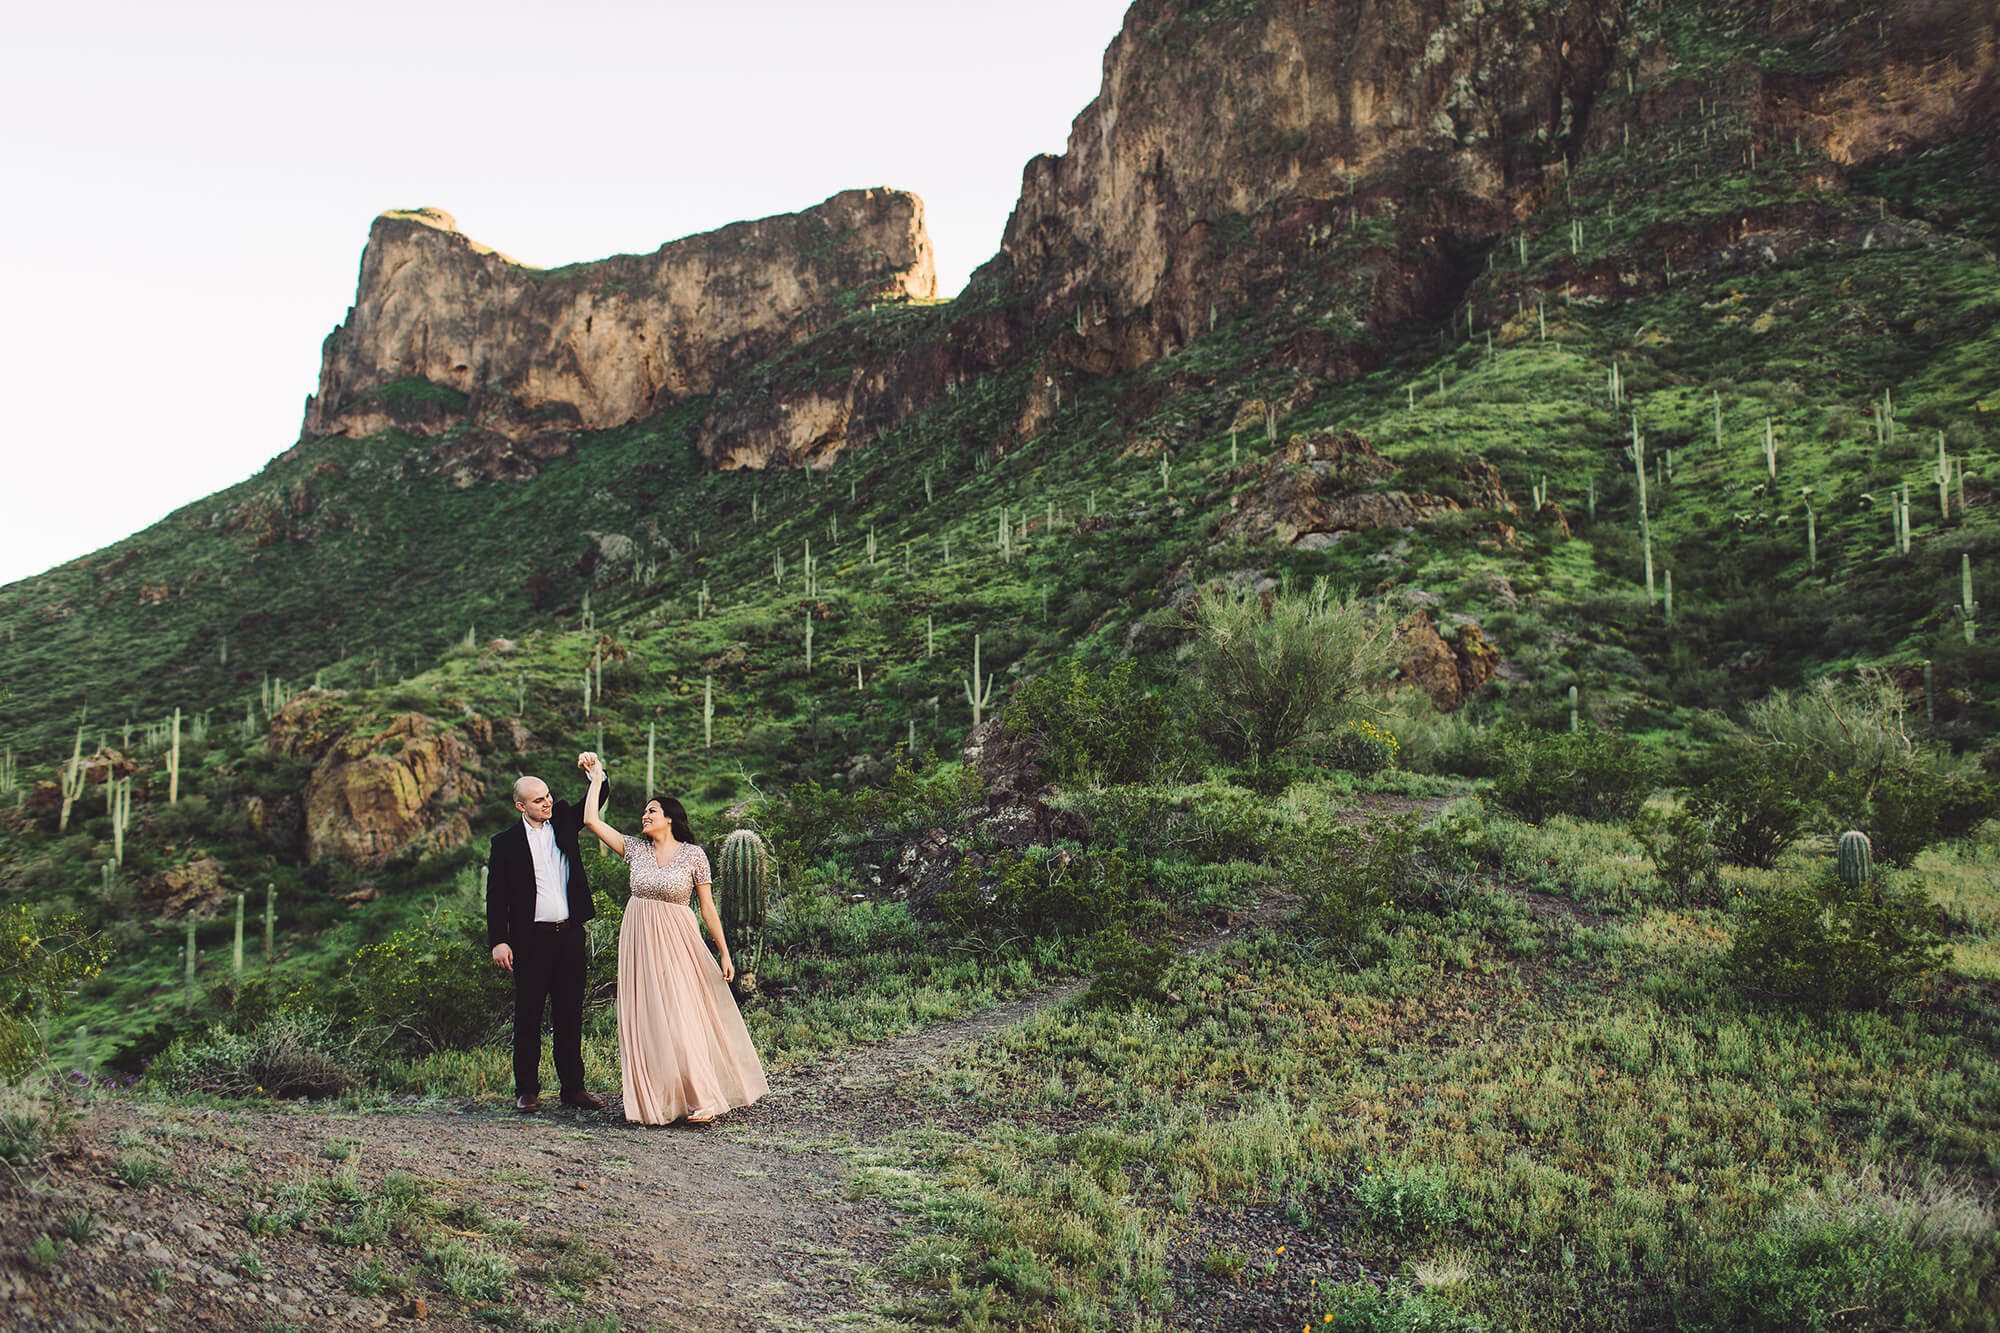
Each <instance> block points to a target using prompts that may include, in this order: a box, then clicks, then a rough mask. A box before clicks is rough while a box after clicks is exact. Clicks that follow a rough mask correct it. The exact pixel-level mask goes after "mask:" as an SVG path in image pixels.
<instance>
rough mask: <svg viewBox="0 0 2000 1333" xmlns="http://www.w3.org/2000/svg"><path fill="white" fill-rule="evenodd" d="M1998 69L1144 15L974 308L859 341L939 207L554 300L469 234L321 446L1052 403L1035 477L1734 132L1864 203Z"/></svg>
mask: <svg viewBox="0 0 2000 1333" xmlns="http://www.w3.org/2000/svg"><path fill="white" fill-rule="evenodd" d="M1670 32H1671V33H1673V35H1674V37H1675V40H1674V41H1673V42H1669V41H1668V40H1667V35H1668V34H1669V33H1670ZM1997 33H2000V6H1996V5H1995V4H1994V3H1993V0H1919V3H1913V4H1910V5H1906V6H1901V7H1898V8H1896V9H1895V11H1894V12H1893V13H1883V14H1879V15H1876V14H1872V13H1868V12H1864V11H1863V10H1861V9H1858V8H1857V7H1856V6H1855V5H1854V4H1853V3H1852V2H1851V0H1799V2H1798V3H1794V4H1787V5H1784V6H1762V5H1747V6H1745V5H1736V6H1732V5H1724V4H1720V3H1715V4H1707V3H1702V2H1701V0H1686V3H1675V4H1652V5H1646V6H1633V5H1631V4H1629V3H1626V0H1505V2H1495V0H1386V2H1385V0H1320V2H1319V3H1306V0H1138V3H1136V4H1134V5H1133V7H1132V8H1131V10H1130V11H1129V12H1128V13H1127V15H1126V20H1125V24H1124V27H1123V30H1122V31H1121V32H1120V33H1119V35H1118V37H1117V38H1116V39H1115V40H1114V41H1113V43H1112V44H1111V46H1110V48H1109V49H1108V50H1107V52H1106V53H1105V58H1104V82H1103V86H1102V90H1101V91H1100V93H1099V95H1098V97H1097V98H1096V100H1095V101H1093V102H1092V103H1091V104H1090V106H1088V107H1087V108H1085V109H1084V111H1083V112H1082V114H1081V115H1079V116H1078V117H1077V119H1076V121H1075V124H1074V126H1073V127H1072V131H1071V134H1070V139H1069V143H1068V147H1067V151H1066V152H1064V153H1063V154H1062V155H1060V156H1043V157H1038V158H1035V159H1034V160H1033V161H1031V162H1029V163H1028V165H1027V168H1026V170H1025V172H1024V174H1023V180H1022V188H1021V195H1020V200H1019V202H1018V204H1017V205H1016V207H1015V210H1014V213H1013V215H1012V217H1011V218H1010V219H1009V222H1008V225H1007V229H1006V233H1005V236H1004V239H1003V241H1002V245H1001V249H1000V253H999V254H998V255H996V256H995V257H994V258H993V259H992V260H991V261H990V262H989V263H987V264H986V265H985V266H984V267H983V268H981V269H980V271H979V272H978V273H977V274H975V275H974V277H973V280H972V283H971V285H970V286H969V287H968V289H967V292H966V294H965V296H964V297H963V298H961V299H960V300H958V301H956V302H954V303H953V304H952V305H951V306H950V307H948V308H943V307H941V308H938V309H932V310H914V309H904V310H900V311H885V312H882V313H881V314H880V317H871V318H870V319H866V320H855V319H848V318H846V316H847V315H848V314H850V313H851V312H853V311H856V310H858V309H860V308H862V307H864V306H868V305H871V304H873V303H874V302H876V301H878V300H881V299H885V298H886V299H889V300H892V301H893V300H896V299H899V298H905V297H924V296H929V295H931V294H932V288H933V286H934V278H933V273H932V268H931V259H930V249H929V243H928V240H927V238H926V237H925V235H924V231H923V225H922V211H921V204H920V203H919V202H918V201H917V200H916V199H915V198H914V197H912V196H909V195H904V194H900V193H896V192H893V191H865V192H855V193H850V194H843V195H839V196H836V197H835V198H833V199H831V200H828V201H827V202H826V203H825V204H823V205H821V206H820V207H818V208H816V209H811V210H808V211H807V212H805V213H801V214H797V215H794V216H790V217H783V218H773V219H766V220H764V221H761V222H754V223H744V224H740V225H738V226H734V227H730V228H726V229H724V230H722V231H719V232H716V233H713V234H711V235H708V236H701V237H695V238H692V239H690V240H686V241H680V242H676V243H674V244H672V245H668V246H665V247H663V248H662V249H661V250H659V251H657V252H656V253H654V254H652V255H648V256H622V257H617V258H613V259H607V260H604V261H601V262H599V263H594V264H584V265H575V266H571V267H569V268H565V269H558V270H552V271H549V272H546V273H544V272H539V271H536V270H530V269H524V268H522V267H520V266H519V265H516V264H513V263H511V262H510V261H508V260H506V259H504V258H503V257H501V256H499V255H496V254H494V253H492V252H491V251H487V250H484V249H482V248H480V247H477V246H474V245H473V244H472V243H471V242H469V241H467V240H466V239H465V238H464V237H463V236H460V235H459V234H458V233H456V232H455V231H453V230H451V228H450V220H449V219H448V218H444V217H443V216H442V215H431V214H388V215H384V217H383V218H381V219H379V220H378V221H377V223H376V225H375V230H374V233H373V235H372V237H371V239H370V241H369V245H368V250H367V252H366V254H365V256H364V258H363V263H362V282H361V294H360V297H359V299H358V301H357V305H356V307H355V309H354V311H353V312H352V314H351V315H350V318H349V320H348V322H347V323H346V325H344V326H343V327H342V328H341V329H339V330H337V331H336V332H335V333H334V335H333V337H332V338H331V339H329V340H328V343H327V347H326V354H325V365H324V368H323V370H322V373H321V384H320V393H319V395H318V396H317V398H315V399H314V400H312V401H311V402H310V403H309V404H308V411H307V416H306V429H307V431H308V432H309V433H338V434H349V435H357V434H366V433H368V432H371V431H375V430H380V429H383V428H384V427H387V426H391V425H395V426H401V427H403V428H405V429H410V430H414V431H416V432H418V433H434V432H436V431H438V430H440V429H442V428H444V427H447V426H460V425H464V424H472V425H476V426H479V427H483V428H484V429H482V430H479V431H474V432H468V433H464V434H461V435H459V436H458V437H457V438H455V439H454V441H453V442H452V443H450V444H448V445H445V446H443V447H442V448H441V450H440V459H441V462H443V463H444V465H445V466H447V467H448V468H449V469H451V470H452V473H453V475H454V476H455V477H457V478H458V479H459V481H460V484H462V485H471V484H475V483H476V482H479V481H484V480H494V479H524V478H527V477H531V476H533V475H534V474H535V472H536V469H537V466H538V464H539V463H540V462H541V461H542V460H545V459H547V458H550V457H554V456H557V455H560V454H562V453H564V452H566V451H567V450H568V449H569V447H570V433H571V432H572V431H574V430H578V429H596V428H602V427H607V426H615V425H621V424H624V423H626V422H629V421H633V420H636V419H639V418H642V417H645V416H647V415H649V414H650V413H652V412H654V411H657V410H659V409H661V408H662V407H665V406H668V405H670V404H673V403H675V402H679V401H682V400H684V399H687V398H690V397H695V396H706V395H713V400H712V405H711V407H710V410H709V411H708V412H707V414H706V416H705V418H704V419H703V421H702V422H701V424H700V426H699V428H698V429H697V431H696V445H697V448H698V449H699V451H700V452H701V454H702V455H703V456H704V457H705V458H706V459H708V460H709V461H710V462H711V463H712V464H714V465H715V466H718V467H725V468H736V467H750V468H762V467H769V466H787V465H789V466H796V465H801V464H825V463H827V462H829V461H831V460H832V458H834V457H835V456H837V455H838V454H839V453H841V452H842V451H844V450H846V449H848V448H850V447H854V446H855V445H858V444H865V443H867V441H869V440H870V439H871V438H873V437H874V436H875V435H877V434H879V433H880V432H882V431H884V430H888V429H893V428H894V427H895V426H896V425H897V424H898V423H899V422H901V421H902V420H904V419H905V418H906V417H908V416H910V415H911V414H912V413H915V412H918V411H921V410H923V409H924V408H925V407H928V406H930V405H931V404H933V403H935V402H937V401H938V400H939V399H940V398H942V397H943V396H945V395H946V394H947V393H949V392H951V391H952V390H954V389H955V388H956V387H958V386H960V385H962V384H965V383H967V382H969V381H972V380H975V379H978V378H980V377H982V376H988V375H992V374H993V373H995V372H1021V373H1020V374H1019V380H1018V383H1019V384H1020V385H1021V386H1023V388H1022V389H1021V390H1020V394H1021V397H1020V401H1019V403H1018V406H1017V407H1016V406H1014V405H1012V404H1010V407H1009V411H1010V413H1011V414H1012V417H1011V421H1010V424H1009V428H1008V429H1007V430H1006V431H1005V432H1003V434H1002V436H1001V438H997V439H991V440H983V441H981V443H982V444H986V445H990V446H992V447H995V448H1005V447H1007V446H1008V445H1009V444H1010V443H1012V442H1014V441H1016V440H1020V439H1026V438H1031V437H1033V436H1034V435H1035V434H1036V433H1037V432H1038V431H1039V430H1040V429H1042V426H1043V423H1044V422H1046V421H1047V420H1048V419H1049V418H1050V416H1051V415H1052V414H1053V413H1054V411H1055V410H1057V408H1058V407H1059V405H1060V403H1061V401H1062V397H1063V394H1064V392H1065V390H1066V389H1074V388H1075V387H1076V386H1077V385H1078V383H1079V381H1081V380H1083V379H1087V378H1089V377H1095V376H1103V375H1112V374H1119V373H1123V372H1128V371H1131V370H1134V369H1137V368H1138V367H1140V366H1144V365H1146V364H1148V363H1150V362H1153V361H1155V360H1157V359H1158V358H1160V357H1162V356H1165V355H1168V354H1171V353H1173V352H1175V351H1177V350H1179V349H1181V348H1183V347H1186V346H1187V345H1188V344H1190V343H1191V342H1193V341H1195V340H1196V339H1198V338H1200V337H1201V336H1202V335H1203V334H1204V333H1205V332H1206V331H1207V330H1209V329H1211V328H1214V327H1215V326H1216V324H1217V322H1218V320H1222V319H1227V318H1231V317H1233V316H1234V315H1236V314H1237V313H1238V312H1241V311H1257V312H1260V316H1263V317H1267V318H1268V316H1270V315H1271V314H1272V313H1274V312H1277V313H1279V314H1280V315H1281V317H1282V319H1283V320H1284V321H1287V322H1288V323H1289V327H1288V328H1287V329H1286V330H1285V333H1284V336H1283V337H1282V338H1281V339H1279V340H1278V341H1277V342H1276V343H1274V344H1273V345H1271V346H1269V347H1267V348H1264V349H1261V351H1260V352H1259V353H1258V359H1257V361H1256V362H1255V363H1254V364H1245V365H1242V366H1238V367H1236V370H1237V372H1239V373H1250V372H1256V371H1268V372H1272V373H1274V374H1276V375H1279V376H1284V377H1289V378H1290V379H1291V380H1294V381H1297V380H1301V379H1316V380H1339V379H1346V378H1350V377H1352V376H1355V375H1359V374H1364V373H1366V372H1367V371H1369V370H1370V369H1372V368H1374V367H1375V366H1376V365H1379V364H1380V363H1381V361H1382V359H1383V357H1384V356H1385V355H1386V354H1387V351H1388V348H1389V347H1390V346H1391V345H1392V344H1393V343H1394V341H1395V340H1396V339H1397V338H1399V337H1401V336H1403V334H1404V333H1405V332H1406V331H1407V330H1409V329H1410V328H1413V327H1417V326H1421V325H1425V324H1429V323H1435V322H1441V321H1443V320H1445V319H1446V318H1447V317H1450V316H1452V315H1454V313H1455V312H1456V311H1457V307H1458V305H1459V302H1460V299H1461V297H1462V295H1463V293H1464V292H1465V290H1466V286H1467V283H1468V282H1469V281H1470V279H1471V278H1472V276H1473V275H1474V273H1475V272H1477V271H1478V268H1479V266H1480V264H1481V263H1483V262H1484V260H1485V259H1486V258H1487V257H1488V254H1487V252H1488V250H1489V249H1490V247H1491V246H1492V244H1493V243H1494V240H1495V238H1497V237H1499V236H1501V235H1503V234H1505V233H1507V232H1508V231H1510V230H1511V229H1512V228H1514V227H1515V226H1516V224H1517V223H1518V222H1519V221H1520V220H1521V219H1523V218H1526V217H1529V216H1531V215H1533V214H1534V213H1535V212H1536V210H1538V209H1540V208H1541V207H1542V206H1543V205H1544V204H1546V203H1547V202H1548V201H1549V200H1550V199H1551V198H1552V197H1559V196H1560V192H1561V191H1562V189H1563V187H1564V182H1565V180H1566V178H1567V175H1568V172H1569V171H1570V169H1571V168H1572V167H1573V166H1575V165H1576V164H1577V163H1578V162H1579V161H1584V160H1590V159H1595V158H1597V157H1600V156H1609V155H1614V154H1622V153H1624V152H1627V151H1631V149H1630V144H1631V143H1632V142H1633V141H1634V140H1635V138H1636V139H1637V141H1638V142H1640V143H1647V142H1657V139H1656V138H1654V137H1653V135H1652V132H1654V131H1662V132H1664V133H1666V134H1669V135H1674V136H1679V138H1680V139H1681V140H1684V141H1687V142H1692V140H1693V137H1694V136H1696V135H1697V134H1700V135H1702V136H1704V141H1705V136H1706V135H1707V134H1708V133H1709V130H1710V128H1713V130H1714V132H1715V133H1717V134H1722V135H1729V136H1736V137H1737V138H1739V139H1741V141H1742V142H1743V143H1745V144H1746V145H1754V144H1756V143H1758V142H1760V141H1761V142H1762V143H1763V144H1765V145H1766V147H1767V149H1768V148H1769V146H1771V145H1774V144H1778V143H1785V144H1790V145H1794V146H1795V147H1796V148H1797V149H1800V150H1803V151H1806V152H1809V153H1813V154H1816V155H1817V157H1818V159H1819V160H1820V161H1821V162H1822V163H1823V166H1822V167H1819V168H1815V171H1816V173H1817V174H1816V176H1815V178H1814V179H1812V180H1810V181H1805V182H1802V184H1803V185H1807V186H1809V187H1810V188H1811V189H1812V190H1814V191H1837V190H1839V189H1840V188H1841V187H1842V185H1843V184H1844V181H1845V178H1846V176H1847V174H1848V173H1850V172H1851V171H1853V170H1856V169H1860V168H1863V167H1866V166H1867V165H1868V164H1869V163H1871V162H1879V161H1881V160H1884V159H1885V158H1891V157H1894V156H1896V155H1898V154H1904V153H1908V152H1910V151H1913V150H1915V149H1917V148H1921V147H1922V146H1924V145H1926V144H1929V143H1936V142H1940V141H1943V140H1946V139H1950V138H1952V137H1954V136H1963V135H1968V134H1976V133H1978V132H1979V129H1980V127H1982V126H1986V127H1990V126H1991V125H1992V124H1993V122H1994V119H1995V114H1994V113H1995V106H1996V103H2000V84H1996V79H1995V75H1994V69H1995V55H1996V47H2000V37H1996V34H1997ZM1690 34H1692V35H1693V39H1692V40H1690ZM1710 39H1713V41H1712V42H1711V41H1710ZM1711 45H1712V46H1713V47H1714V49H1716V50H1720V51H1723V52H1725V54H1723V55H1721V56H1720V57H1718V58H1717V59H1714V60H1710V59H1708V58H1707V57H1706V56H1705V55H1703V54H1700V53H1701V52H1703V51H1705V50H1706V49H1708V47H1709V46H1711ZM1670 49H1675V50H1679V51H1681V52H1682V53H1683V56H1682V59H1684V60H1685V59H1687V53H1689V52H1690V51H1693V52H1695V53H1696V55H1695V57H1694V58H1693V59H1692V60H1691V61H1688V63H1683V64H1677V63H1676V58H1675V57H1672V56H1670V55H1669V54H1668V52H1669V50H1670ZM1746 53H1754V54H1746ZM1641 151H1645V150H1643V149H1642V150H1641ZM1992 152H1993V150H1989V151H1988V161H1989V163H1992V164H1993V165H1994V167H1995V168H1996V169H2000V159H1995V158H1994V157H1993V156H1992ZM1748 225H1749V222H1748V220H1747V219H1739V220H1738V226H1737V230H1738V231H1739V232H1740V231H1742V230H1743V229H1744V228H1746V227H1747V226H1748ZM1808 230H1809V229H1808ZM1725 239H1726V238H1723V237H1722V236H1721V235H1720V233H1718V234H1717V236H1715V237H1706V236H1704V237H1696V238H1693V239H1692V240H1685V241H1684V243H1682V244H1681V247H1680V249H1679V250H1678V251H1676V253H1674V254H1673V257H1672V258H1673V262H1674V264H1675V265H1676V266H1677V267H1680V268H1683V269H1685V268H1688V267H1691V266H1698V265H1700V264H1701V263H1702V262H1703V253H1705V252H1706V251H1707V250H1713V249H1715V248H1716V247H1718V246H1720V245H1722V244H1724V243H1725ZM1609 276H1610V277H1612V278H1616V277H1617V276H1618V275H1617V274H1611V275H1609ZM1604 278H1605V275H1596V276H1593V275H1590V274H1579V275H1578V278H1577V283H1578V288H1579V290H1580V291H1583V292H1585V293H1586V294H1588V293H1591V292H1594V291H1595V289H1596V287H1597V286H1600V285H1601V282H1602V280H1603V279H1604ZM1482 313H1484V314H1487V315H1489V316H1490V315H1492V314H1493V313H1494V312H1491V311H1486V312H1482ZM822 335H824V337H822ZM794 349H796V354H795V355H792V356H786V355H784V354H785V353H787V352H788V351H793V350H794ZM1132 406H1133V408H1134V410H1136V411H1143V409H1144V405H1143V404H1136V403H1135V404H1133V405H1132Z"/></svg>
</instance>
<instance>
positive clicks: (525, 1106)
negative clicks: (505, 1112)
mask: <svg viewBox="0 0 2000 1333" xmlns="http://www.w3.org/2000/svg"><path fill="white" fill-rule="evenodd" d="M514 1109H515V1110H516V1111H523V1112H526V1111H539V1110H541V1109H542V1094H541V1093H539V1092H530V1093H525V1094H523V1095H522V1096H519V1097H516V1098H515V1099H514Z"/></svg>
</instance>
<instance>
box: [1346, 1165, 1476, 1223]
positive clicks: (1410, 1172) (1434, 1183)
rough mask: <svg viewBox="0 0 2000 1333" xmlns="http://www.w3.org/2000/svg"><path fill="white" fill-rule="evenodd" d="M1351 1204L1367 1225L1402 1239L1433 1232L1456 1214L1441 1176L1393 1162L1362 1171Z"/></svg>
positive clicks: (1423, 1169)
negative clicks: (1366, 1221)
mask: <svg viewBox="0 0 2000 1333" xmlns="http://www.w3.org/2000/svg"><path fill="white" fill-rule="evenodd" d="M1354 1204H1355V1207H1356V1208H1357V1209H1359V1210H1360V1212H1361V1215H1362V1216H1363V1217H1365V1218H1367V1219H1368V1221H1369V1223H1370V1225H1372V1226H1374V1227H1376V1228H1377V1229H1378V1230H1381V1231H1385V1232H1387V1233H1389V1234H1390V1235H1392V1236H1395V1237H1398V1238H1399V1239H1404V1240H1408V1239H1410V1238H1412V1237H1415V1236H1422V1235H1428V1234H1432V1233H1435V1232H1437V1231H1439V1230H1441V1229H1442V1228H1444V1227H1447V1226H1449V1225H1451V1224H1452V1223H1453V1222H1455V1221H1457V1220H1458V1215H1459V1209H1458V1200H1457V1198H1456V1196H1455V1195H1454V1194H1453V1192H1452V1189H1451V1186H1450V1184H1449V1183H1448V1182H1447V1181H1446V1180H1445V1178H1444V1177H1443V1176H1442V1175H1440V1174H1438V1173H1437V1172H1436V1171H1432V1170H1428V1169H1426V1168H1424V1167H1415V1166H1399V1165H1396V1164H1394V1163H1391V1164H1388V1165H1385V1166H1380V1167H1376V1166H1368V1167H1364V1168H1362V1172H1361V1176H1360V1178H1359V1179H1358V1180H1356V1181H1355V1182H1354Z"/></svg>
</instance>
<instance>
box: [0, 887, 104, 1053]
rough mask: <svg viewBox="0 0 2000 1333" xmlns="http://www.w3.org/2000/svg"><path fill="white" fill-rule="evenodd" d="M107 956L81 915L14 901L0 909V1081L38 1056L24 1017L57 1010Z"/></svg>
mask: <svg viewBox="0 0 2000 1333" xmlns="http://www.w3.org/2000/svg"><path fill="white" fill-rule="evenodd" d="M108 954H109V951H108V950H107V949H106V947H105V945H104V943H103V941H102V940H101V939H100V938H99V937H98V936H97V935H96V934H94V933H92V932H90V931H87V930H85V929H84V925H83V919H82V918H81V917H77V916H70V915H64V914H61V913H52V912H45V911H42V910H41V909H39V908H35V907H31V906H29V905H28V904H27V903H20V902H15V903H8V904H7V905H6V906H4V907H0V1080H5V1079H11V1078H17V1077H19V1076H20V1075H22V1074H24V1073H26V1072H27V1071H28V1070H29V1069H30V1068H32V1067H33V1065H34V1063H35V1061H36V1060H38V1059H39V1058H40V1057H41V1054H42V1050H41V1040H40V1036H39V1034H38V1032H37V1030H36V1028H35V1027H34V1025H33V1024H32V1023H31V1022H30V1021H29V1016H30V1015H32V1014H36V1013H47V1014H55V1013H59V1012H61V1010H62V1007H63V1004H64V1002H65V1001H67V1000H68V999H69V996H70V994H71V993H72V992H73V991H74V990H75V989H76V987H77V985H78V984H79V983H81V982H84V981H88V980H90V979H91V978H92V977H95V976H96V975H97V974H98V973H99V972H100V971H102V970H103V967H104V960H105V958H106V957H107V956H108Z"/></svg>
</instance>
